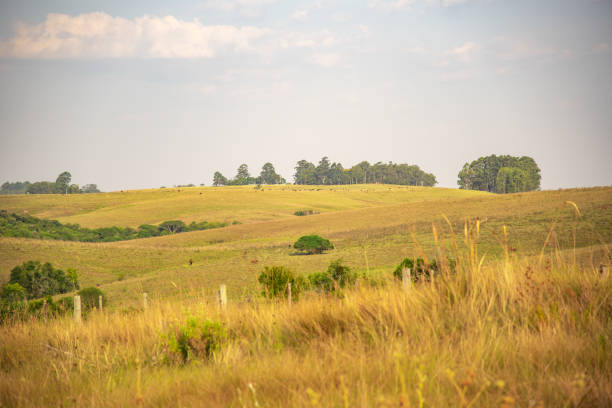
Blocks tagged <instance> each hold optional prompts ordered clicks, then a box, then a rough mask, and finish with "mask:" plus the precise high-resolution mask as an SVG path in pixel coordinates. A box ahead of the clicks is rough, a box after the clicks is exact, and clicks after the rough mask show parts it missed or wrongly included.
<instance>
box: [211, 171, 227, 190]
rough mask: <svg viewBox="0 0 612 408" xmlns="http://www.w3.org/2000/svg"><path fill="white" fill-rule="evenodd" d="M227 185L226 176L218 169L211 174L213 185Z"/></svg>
mask: <svg viewBox="0 0 612 408" xmlns="http://www.w3.org/2000/svg"><path fill="white" fill-rule="evenodd" d="M226 185H227V178H226V177H225V176H223V174H221V173H220V172H218V171H215V175H214V176H213V186H226Z"/></svg>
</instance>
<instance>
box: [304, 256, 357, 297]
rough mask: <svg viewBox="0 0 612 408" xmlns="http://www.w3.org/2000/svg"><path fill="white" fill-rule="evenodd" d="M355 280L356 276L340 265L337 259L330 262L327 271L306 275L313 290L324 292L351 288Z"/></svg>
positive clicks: (346, 267)
mask: <svg viewBox="0 0 612 408" xmlns="http://www.w3.org/2000/svg"><path fill="white" fill-rule="evenodd" d="M356 280H357V274H356V273H353V272H351V269H350V268H349V267H348V266H346V265H342V260H341V259H338V260H336V261H334V262H332V263H331V264H330V265H329V267H328V268H327V271H325V272H315V273H313V274H310V275H308V281H309V283H310V286H311V287H312V288H313V289H317V290H320V291H324V292H333V291H335V290H336V289H337V288H345V287H351V286H353V285H354V284H355V281H356Z"/></svg>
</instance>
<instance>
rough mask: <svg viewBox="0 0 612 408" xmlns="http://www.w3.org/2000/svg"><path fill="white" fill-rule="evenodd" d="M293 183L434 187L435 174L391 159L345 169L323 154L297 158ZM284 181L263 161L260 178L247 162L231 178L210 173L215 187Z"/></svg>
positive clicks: (280, 182)
mask: <svg viewBox="0 0 612 408" xmlns="http://www.w3.org/2000/svg"><path fill="white" fill-rule="evenodd" d="M293 177H294V180H295V184H309V185H315V184H316V185H321V184H327V185H338V184H366V183H382V184H401V185H408V186H434V185H435V184H436V183H437V181H436V176H434V175H433V174H431V173H425V172H424V171H423V170H421V169H420V168H419V166H416V165H408V164H397V163H393V162H389V163H382V162H378V163H375V164H370V163H368V162H367V161H363V162H361V163H359V164H356V165H354V166H353V167H351V168H350V169H345V168H344V167H343V166H342V164H341V163H335V162H334V163H332V162H330V161H329V159H328V158H327V157H323V158H322V159H321V160H320V161H319V163H318V165H316V166H315V165H314V164H313V163H310V162H309V161H306V160H300V161H299V162H298V163H297V165H296V166H295V175H294V176H293ZM285 183H286V180H285V179H284V178H283V177H281V176H280V175H279V174H277V173H276V171H275V170H274V166H273V165H272V163H266V164H264V165H263V167H262V169H261V173H260V175H259V177H252V176H251V175H250V174H249V168H248V166H247V165H246V164H241V165H240V167H238V172H237V174H236V176H235V177H234V178H233V179H228V178H227V177H225V176H223V174H221V173H220V172H218V171H217V172H215V174H214V176H213V185H214V186H236V185H247V184H285Z"/></svg>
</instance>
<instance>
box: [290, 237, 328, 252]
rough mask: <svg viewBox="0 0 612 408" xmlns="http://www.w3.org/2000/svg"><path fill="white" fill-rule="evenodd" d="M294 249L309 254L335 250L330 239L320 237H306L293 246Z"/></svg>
mask: <svg viewBox="0 0 612 408" xmlns="http://www.w3.org/2000/svg"><path fill="white" fill-rule="evenodd" d="M293 247H294V248H295V249H297V250H298V251H301V252H306V253H309V254H320V253H322V252H323V251H326V250H328V249H333V248H334V246H333V245H332V244H331V242H329V240H328V239H325V238H322V237H320V236H318V235H304V236H303V237H300V239H298V240H297V241H296V242H295V243H294V244H293Z"/></svg>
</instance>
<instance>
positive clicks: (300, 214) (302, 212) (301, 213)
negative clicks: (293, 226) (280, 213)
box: [293, 210, 319, 217]
mask: <svg viewBox="0 0 612 408" xmlns="http://www.w3.org/2000/svg"><path fill="white" fill-rule="evenodd" d="M313 214H319V212H318V211H315V210H297V211H296V212H294V213H293V215H297V216H298V217H304V216H306V215H313Z"/></svg>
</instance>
